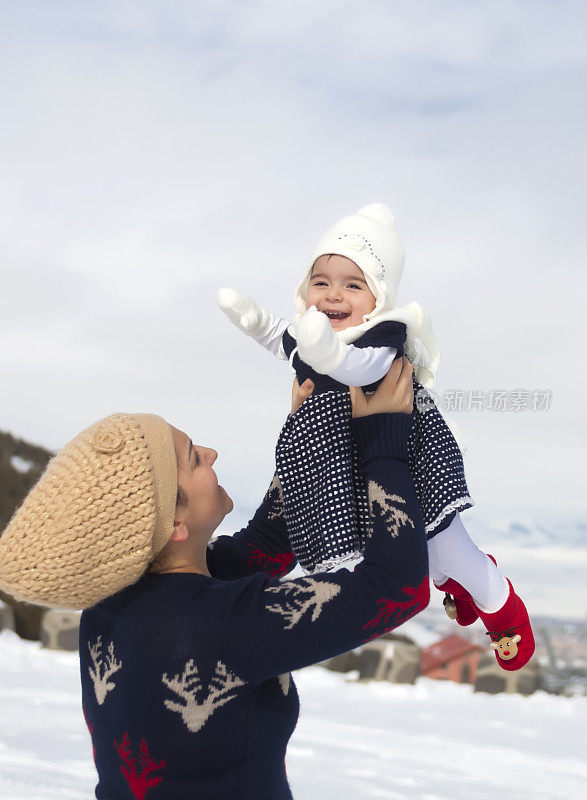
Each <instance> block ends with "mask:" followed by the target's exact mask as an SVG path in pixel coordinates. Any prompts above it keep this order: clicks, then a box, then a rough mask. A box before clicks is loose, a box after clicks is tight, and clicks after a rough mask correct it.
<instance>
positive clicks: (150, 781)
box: [114, 733, 165, 800]
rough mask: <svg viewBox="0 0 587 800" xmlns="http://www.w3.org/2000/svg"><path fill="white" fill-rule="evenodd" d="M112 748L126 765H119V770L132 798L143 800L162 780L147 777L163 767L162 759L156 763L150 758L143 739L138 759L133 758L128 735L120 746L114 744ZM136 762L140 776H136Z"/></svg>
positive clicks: (125, 735)
mask: <svg viewBox="0 0 587 800" xmlns="http://www.w3.org/2000/svg"><path fill="white" fill-rule="evenodd" d="M114 747H115V748H116V749H117V750H118V755H119V756H120V757H121V759H122V760H123V761H124V763H125V764H126V766H124V765H122V764H121V765H120V770H121V772H122V774H123V775H124V777H125V778H126V780H127V781H128V785H129V786H130V790H131V792H132V793H133V797H135V798H136V800H144V798H145V795H146V794H147V792H148V791H149V789H152V788H153V786H157V784H159V783H161V781H162V780H163V778H161V777H149V775H150V774H151V773H152V772H154V771H155V770H157V769H161V768H162V767H164V766H165V761H164V760H163V759H162V760H161V761H159V762H157V761H154V760H153V759H152V758H151V756H150V755H149V748H148V747H147V742H146V741H145V740H144V739H143V741H142V742H141V744H140V746H139V755H138V757H137V758H134V757H133V755H132V751H131V749H130V740H129V738H128V733H125V734H124V738H123V740H122V743H121V744H118V743H117V742H114ZM137 761H138V765H139V768H140V770H141V772H140V774H137V768H136V762H137Z"/></svg>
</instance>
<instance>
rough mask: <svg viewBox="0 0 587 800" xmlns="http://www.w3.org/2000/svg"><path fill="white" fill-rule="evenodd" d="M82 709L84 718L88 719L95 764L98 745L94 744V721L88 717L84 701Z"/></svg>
mask: <svg viewBox="0 0 587 800" xmlns="http://www.w3.org/2000/svg"><path fill="white" fill-rule="evenodd" d="M82 709H83V712H84V719H85V721H86V725H87V726H88V730H89V732H90V739H91V740H92V755H93V757H94V764H95V763H96V747H95V745H94V739H93V738H92V731H93V730H94V723H93V722H90V720H89V719H88V713H87V711H86V704H85V703H82Z"/></svg>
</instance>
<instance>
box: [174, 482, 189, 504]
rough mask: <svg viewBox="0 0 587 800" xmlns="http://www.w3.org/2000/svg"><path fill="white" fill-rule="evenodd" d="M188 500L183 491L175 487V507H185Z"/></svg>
mask: <svg viewBox="0 0 587 800" xmlns="http://www.w3.org/2000/svg"><path fill="white" fill-rule="evenodd" d="M187 502H188V499H187V497H186V496H185V492H184V490H183V489H182V488H181V486H179V485H178V487H177V496H176V498H175V507H176V508H182V507H183V506H185V505H187Z"/></svg>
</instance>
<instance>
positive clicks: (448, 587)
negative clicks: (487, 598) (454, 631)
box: [434, 578, 479, 625]
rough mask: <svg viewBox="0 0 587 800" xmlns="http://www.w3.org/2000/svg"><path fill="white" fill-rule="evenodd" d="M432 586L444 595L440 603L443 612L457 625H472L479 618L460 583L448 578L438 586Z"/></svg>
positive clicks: (469, 597) (468, 595)
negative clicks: (454, 620)
mask: <svg viewBox="0 0 587 800" xmlns="http://www.w3.org/2000/svg"><path fill="white" fill-rule="evenodd" d="M434 585H435V586H436V588H437V589H439V590H440V591H441V592H444V593H445V594H444V600H443V601H442V604H443V606H444V610H445V611H446V613H447V615H448V616H449V617H450V618H451V619H456V621H457V622H458V623H459V625H472V624H473V623H474V622H475V620H476V619H478V618H479V614H478V613H477V609H476V608H475V606H474V604H473V601H472V599H471V595H470V594H469V592H468V591H467V590H466V589H464V588H463V587H462V586H461V584H460V583H457V582H456V581H455V580H453V579H452V578H449V579H448V580H446V581H445V582H444V583H441V584H440V586H439V585H438V584H437V583H435V584H434ZM451 595H452V597H451Z"/></svg>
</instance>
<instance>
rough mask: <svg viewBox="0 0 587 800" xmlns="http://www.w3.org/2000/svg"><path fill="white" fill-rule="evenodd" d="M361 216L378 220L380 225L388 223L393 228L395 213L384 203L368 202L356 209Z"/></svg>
mask: <svg viewBox="0 0 587 800" xmlns="http://www.w3.org/2000/svg"><path fill="white" fill-rule="evenodd" d="M357 214H360V215H361V216H362V217H367V219H372V220H373V221H374V222H379V224H380V225H389V226H390V227H391V228H395V214H394V213H393V211H392V210H391V208H390V207H389V206H388V205H386V204H385V203H369V204H368V205H366V206H363V208H360V209H359V210H358V211H357Z"/></svg>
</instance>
